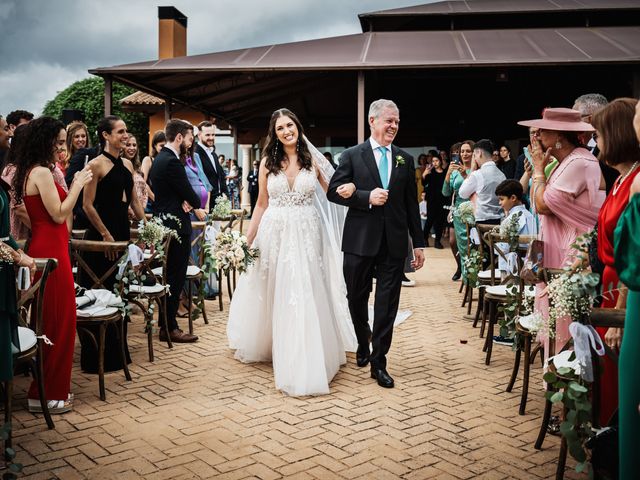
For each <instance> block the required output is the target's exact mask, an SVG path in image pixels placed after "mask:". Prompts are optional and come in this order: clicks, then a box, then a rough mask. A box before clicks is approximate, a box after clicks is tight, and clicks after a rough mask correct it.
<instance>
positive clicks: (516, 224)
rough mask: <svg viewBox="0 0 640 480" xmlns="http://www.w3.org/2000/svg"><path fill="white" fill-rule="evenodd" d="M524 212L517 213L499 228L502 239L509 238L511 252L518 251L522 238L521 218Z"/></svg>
mask: <svg viewBox="0 0 640 480" xmlns="http://www.w3.org/2000/svg"><path fill="white" fill-rule="evenodd" d="M521 216H522V212H516V213H514V214H513V215H511V217H509V218H508V219H507V220H506V221H504V222H502V223H501V224H500V226H499V227H498V231H499V233H500V236H501V237H504V238H507V239H508V240H507V241H508V243H509V251H511V252H515V251H516V250H517V249H518V237H519V236H520V217H521Z"/></svg>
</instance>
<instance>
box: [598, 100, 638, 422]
mask: <svg viewBox="0 0 640 480" xmlns="http://www.w3.org/2000/svg"><path fill="white" fill-rule="evenodd" d="M637 103H638V101H637V100H635V99H633V98H618V99H616V100H614V101H613V102H611V103H609V104H608V105H607V106H606V107H604V108H602V109H601V110H599V111H597V112H596V113H595V114H594V115H593V117H592V120H591V123H592V125H593V127H594V128H595V129H596V134H597V136H598V137H597V142H598V148H599V149H600V154H599V156H598V159H599V160H604V161H605V162H606V163H607V165H609V166H611V167H613V168H615V169H616V170H617V171H618V172H619V173H620V176H619V177H618V179H617V180H616V181H615V183H614V185H613V188H612V189H611V191H610V192H609V195H608V196H607V199H606V200H605V202H604V204H603V205H602V209H601V210H600V215H599V217H598V257H599V258H600V260H601V261H602V263H604V265H605V267H604V272H603V274H602V292H603V297H604V298H603V302H602V307H606V308H625V306H624V304H622V305H618V288H619V285H618V284H619V279H618V274H617V272H616V269H615V265H614V258H613V231H614V230H615V228H616V225H617V224H618V219H619V218H620V215H622V211H623V210H624V209H625V207H626V206H627V204H628V203H629V190H630V187H631V184H632V183H633V179H634V178H635V177H636V175H638V172H640V168H638V167H640V147H639V146H638V139H637V138H636V133H635V131H634V129H633V117H634V115H635V108H636V104H637ZM597 330H598V334H599V335H600V337H601V338H602V339H603V340H604V341H605V342H606V343H607V344H608V345H609V346H610V347H611V348H612V349H613V350H615V351H619V348H620V343H621V341H622V330H621V329H618V328H609V329H607V328H598V329H597ZM617 408H618V368H617V366H616V364H615V363H614V362H613V361H612V360H611V359H610V358H608V357H605V359H604V372H603V375H602V378H601V395H600V425H601V426H606V425H607V424H608V423H609V419H610V418H611V415H613V413H614V412H615V411H616V409H617Z"/></svg>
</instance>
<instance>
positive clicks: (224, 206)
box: [211, 195, 231, 218]
mask: <svg viewBox="0 0 640 480" xmlns="http://www.w3.org/2000/svg"><path fill="white" fill-rule="evenodd" d="M230 215H231V201H230V200H229V199H228V198H227V197H226V196H225V195H221V196H219V197H218V198H216V204H215V206H214V207H213V208H212V209H211V216H212V217H213V218H228V217H229V216H230Z"/></svg>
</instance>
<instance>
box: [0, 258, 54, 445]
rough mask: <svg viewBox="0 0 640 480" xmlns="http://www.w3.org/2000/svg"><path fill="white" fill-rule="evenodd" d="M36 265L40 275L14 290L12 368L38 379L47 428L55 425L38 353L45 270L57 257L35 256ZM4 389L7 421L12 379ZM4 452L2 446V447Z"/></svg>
mask: <svg viewBox="0 0 640 480" xmlns="http://www.w3.org/2000/svg"><path fill="white" fill-rule="evenodd" d="M35 261H36V268H37V271H38V272H41V273H42V274H41V276H40V278H39V279H38V281H37V282H35V283H33V284H32V285H31V287H30V288H29V289H28V290H27V291H26V292H22V293H18V303H17V310H18V322H19V325H20V326H19V327H18V330H19V331H18V333H19V336H20V351H19V352H16V353H14V354H13V366H14V369H21V368H22V367H26V368H28V369H29V370H30V371H31V374H32V375H33V378H34V380H35V381H36V382H37V383H38V393H39V399H40V407H41V408H42V413H43V415H44V418H45V421H46V422H47V427H48V428H49V429H50V430H51V429H53V428H54V427H55V425H54V423H53V419H52V418H51V414H50V413H49V406H48V403H47V395H46V391H45V386H44V363H43V362H44V360H43V356H42V352H43V348H44V343H45V341H44V337H43V336H44V332H43V320H42V315H43V303H44V292H45V288H46V286H47V280H48V278H49V274H50V273H51V272H52V271H53V270H55V269H56V267H57V266H58V261H57V260H56V259H54V258H38V259H35ZM2 387H3V388H2V389H3V393H4V421H5V423H11V418H12V414H13V410H12V409H13V401H12V397H13V381H11V380H9V381H7V382H3V385H2ZM11 442H12V438H11V432H9V437H8V438H7V439H6V440H5V442H4V446H5V448H10V447H11ZM3 452H4V450H3Z"/></svg>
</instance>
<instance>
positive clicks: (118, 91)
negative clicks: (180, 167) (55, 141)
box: [42, 77, 149, 159]
mask: <svg viewBox="0 0 640 480" xmlns="http://www.w3.org/2000/svg"><path fill="white" fill-rule="evenodd" d="M133 92H135V89H133V88H131V87H127V86H125V85H122V84H120V83H116V82H114V83H113V114H114V115H118V116H120V117H122V119H123V120H124V121H125V123H126V124H127V129H128V130H129V132H130V133H132V134H133V135H135V137H136V138H137V140H138V147H139V148H140V159H142V158H143V156H144V155H146V154H147V144H148V141H147V140H148V138H149V126H148V121H147V118H146V116H145V115H144V114H142V113H130V112H127V113H125V112H124V111H123V110H122V106H121V105H120V100H121V99H123V98H124V97H126V96H127V95H131V94H132V93H133ZM65 109H74V110H80V111H81V112H83V113H84V119H85V123H86V124H87V126H88V127H89V135H90V136H91V144H92V145H96V144H97V141H98V138H97V136H96V126H97V124H98V121H99V120H100V119H101V118H102V117H104V80H103V79H102V78H101V77H91V78H85V79H84V80H79V81H77V82H74V83H72V84H71V85H69V86H68V87H67V88H65V89H64V90H62V91H61V92H58V94H57V95H56V96H55V98H53V99H52V100H49V101H48V102H47V103H46V104H45V106H44V109H43V110H42V114H43V115H48V116H51V117H54V118H59V119H62V110H65Z"/></svg>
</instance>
